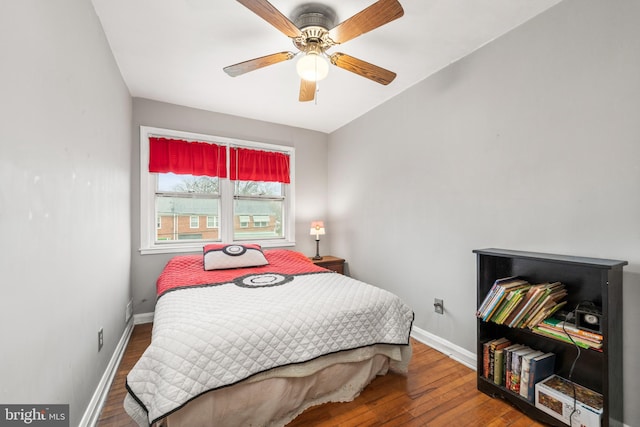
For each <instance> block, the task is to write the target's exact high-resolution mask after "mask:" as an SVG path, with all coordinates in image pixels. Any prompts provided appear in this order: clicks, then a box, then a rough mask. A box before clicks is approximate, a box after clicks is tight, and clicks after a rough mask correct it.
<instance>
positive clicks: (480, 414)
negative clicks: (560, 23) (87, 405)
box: [97, 324, 543, 427]
mask: <svg viewBox="0 0 640 427" xmlns="http://www.w3.org/2000/svg"><path fill="white" fill-rule="evenodd" d="M150 341H151V324H144V325H136V326H135V328H134V330H133V333H132V335H131V340H130V341H129V344H128V346H127V349H126V351H125V354H124V356H123V358H122V362H121V363H120V366H119V368H118V371H117V373H116V376H115V378H114V380H113V384H112V385H111V389H110V391H109V395H108V397H107V401H106V402H105V406H104V408H103V410H102V413H101V415H100V419H99V421H98V424H97V425H98V426H99V427H136V424H135V423H134V422H133V420H131V418H129V416H128V415H127V414H126V412H124V408H123V406H122V402H123V401H124V396H125V394H126V390H125V387H124V385H125V379H126V375H127V373H128V372H129V370H130V369H131V368H132V367H133V365H134V364H135V363H136V361H137V360H138V358H139V357H140V355H141V354H142V353H143V352H144V350H145V349H146V348H147V346H148V345H149V343H150ZM412 343H413V357H412V359H411V363H410V365H409V374H408V375H407V376H403V375H398V374H393V373H391V374H388V375H385V376H382V377H377V378H376V379H374V380H373V382H372V383H371V384H369V386H368V387H367V388H365V389H364V391H363V392H362V393H361V394H360V396H358V398H356V399H355V400H354V401H353V402H348V403H328V404H324V405H320V406H316V407H313V408H310V409H308V410H307V411H305V412H304V413H303V414H301V415H300V416H299V417H298V418H296V419H295V420H293V421H292V422H291V423H290V424H289V425H288V427H302V426H304V427H308V426H317V427H334V426H341V427H356V426H357V427H362V426H434V427H438V426H447V427H458V426H478V427H502V426H512V427H534V426H543V424H540V423H537V422H535V421H533V420H531V419H530V418H528V417H527V416H526V415H524V414H522V413H521V412H519V411H518V410H517V409H515V408H514V407H512V406H510V405H509V404H508V403H506V402H504V401H502V400H500V399H492V398H491V397H489V396H487V395H485V394H483V393H480V392H479V391H478V390H476V375H475V371H473V370H471V369H469V368H467V367H466V366H464V365H462V364H460V363H457V362H455V361H454V360H453V359H451V358H449V357H447V356H445V355H444V354H442V353H440V352H438V351H436V350H433V349H432V348H430V347H428V346H426V345H424V344H421V343H419V342H418V341H415V340H413V341H412Z"/></svg>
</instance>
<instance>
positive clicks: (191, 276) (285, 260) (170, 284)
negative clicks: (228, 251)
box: [156, 249, 331, 298]
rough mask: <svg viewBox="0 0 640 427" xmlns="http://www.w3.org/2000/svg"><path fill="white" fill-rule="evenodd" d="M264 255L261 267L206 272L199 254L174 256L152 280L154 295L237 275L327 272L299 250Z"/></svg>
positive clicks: (213, 283)
mask: <svg viewBox="0 0 640 427" xmlns="http://www.w3.org/2000/svg"><path fill="white" fill-rule="evenodd" d="M264 255H265V257H266V258H267V261H269V264H267V265H264V266H261V267H250V268H235V269H230V270H210V271H207V270H205V269H204V262H203V255H181V256H176V257H174V258H172V259H171V260H169V262H168V263H167V265H166V267H165V268H164V270H163V272H162V274H161V275H160V277H158V281H157V282H156V291H157V295H158V298H159V297H161V296H162V295H163V294H165V293H166V292H168V291H171V290H174V289H177V288H182V287H188V286H202V285H215V284H223V283H229V282H231V281H233V280H234V279H236V278H238V277H243V276H247V275H251V274H264V273H282V274H305V273H315V272H331V271H330V270H327V269H325V268H322V267H319V266H317V265H315V264H314V263H312V262H311V261H310V260H309V258H307V257H306V256H304V255H303V254H301V253H300V252H295V251H290V250H286V249H271V250H265V251H264Z"/></svg>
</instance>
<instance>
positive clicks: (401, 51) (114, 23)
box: [92, 0, 561, 133]
mask: <svg viewBox="0 0 640 427" xmlns="http://www.w3.org/2000/svg"><path fill="white" fill-rule="evenodd" d="M560 1H561V0H400V3H401V4H402V6H403V8H404V11H405V13H404V16H403V17H401V18H400V19H397V20H395V21H393V22H391V23H389V24H386V25H384V26H382V27H380V28H377V29H375V30H373V31H371V32H369V33H366V34H364V35H362V36H360V37H358V38H356V39H353V40H350V41H348V42H346V43H344V44H342V45H340V46H335V47H333V48H332V49H331V51H330V53H333V52H343V53H347V54H349V55H351V56H354V57H356V58H358V59H362V60H364V61H367V62H370V63H373V64H375V65H378V66H381V67H383V68H387V69H389V70H391V71H394V72H396V73H397V75H398V76H397V77H396V79H395V80H394V81H393V82H392V83H391V84H389V85H388V86H383V85H380V84H378V83H375V82H372V81H371V80H368V79H365V78H363V77H360V76H358V75H356V74H353V73H350V72H348V71H345V70H343V69H340V68H337V67H335V66H331V69H330V72H329V76H328V77H327V78H326V79H325V80H323V81H321V82H319V84H318V89H319V92H318V95H317V98H316V101H315V102H313V101H312V102H307V103H301V102H299V101H298V91H299V85H300V81H299V78H298V76H297V75H296V71H295V59H294V60H291V61H285V62H281V63H279V64H275V65H271V66H269V67H266V68H262V69H259V70H256V71H252V72H250V73H247V74H244V75H241V76H238V77H229V76H228V75H227V74H225V73H224V72H223V71H222V68H223V67H225V66H227V65H232V64H235V63H238V62H242V61H245V60H249V59H253V58H256V57H260V56H264V55H268V54H272V53H276V52H282V51H292V52H296V51H297V50H296V49H295V47H294V46H293V44H292V42H291V40H290V39H288V37H286V36H285V35H284V34H282V33H280V32H279V31H278V30H277V29H276V28H274V27H273V26H271V25H270V24H269V23H267V22H266V21H264V20H262V19H261V18H260V17H258V16H257V15H255V14H254V13H253V12H251V11H250V10H249V9H247V8H245V7H244V6H243V5H241V4H240V3H238V2H236V1H233V0H92V2H93V5H94V7H95V10H96V13H97V15H98V17H99V19H100V21H101V23H102V26H103V28H104V31H105V33H106V36H107V39H108V41H109V44H110V46H111V50H112V51H113V54H114V56H115V59H116V61H117V63H118V66H119V68H120V72H121V73H122V77H123V78H124V81H125V82H126V84H127V86H128V87H129V91H130V93H131V95H132V96H134V97H141V98H148V99H153V100H158V101H163V102H168V103H173V104H179V105H184V106H188V107H194V108H200V109H204V110H209V111H215V112H220V113H226V114H232V115H237V116H242V117H248V118H252V119H258V120H264V121H268V122H274V123H280V124H286V125H290V126H296V127H301V128H306V129H312V130H317V131H321V132H326V133H330V132H332V131H334V130H336V129H338V128H340V127H341V126H343V125H345V124H347V123H349V122H350V121H352V120H354V119H355V118H357V117H359V116H361V115H363V114H364V113H366V112H367V111H369V110H371V109H373V108H374V107H376V106H377V105H379V104H381V103H383V102H385V101H386V100H388V99H390V98H392V97H393V96H395V95H397V94H398V93H400V92H402V91H404V90H406V89H407V88H409V87H411V86H413V85H414V84H416V83H418V82H419V81H421V80H423V79H425V78H426V77H428V76H429V75H431V74H433V73H435V72H436V71H438V70H440V69H442V68H444V67H446V66H447V65H448V64H450V63H452V62H454V61H456V60H458V59H460V58H462V57H464V56H465V55H468V54H469V53H471V52H473V51H474V50H476V49H478V48H479V47H481V46H483V45H484V44H486V43H488V42H490V41H491V40H494V39H495V38H497V37H499V36H500V35H502V34H504V33H506V32H507V31H509V30H511V29H513V28H515V27H517V26H518V25H520V24H522V23H523V22H525V21H527V20H529V19H531V18H532V17H533V16H535V15H537V14H539V13H540V12H542V11H544V10H546V9H547V8H549V7H551V6H553V5H555V4H557V3H559V2H560ZM307 2H308V1H305V0H272V1H271V4H273V6H275V7H276V8H277V9H278V10H280V11H281V12H282V13H283V14H284V15H287V16H289V15H290V13H291V12H292V11H293V10H294V9H295V8H296V7H297V6H299V5H300V4H302V3H307ZM323 3H324V4H326V5H328V6H331V7H332V8H333V9H334V10H335V11H336V12H337V14H338V22H342V21H344V20H346V19H347V18H349V17H351V16H352V15H354V14H356V13H357V12H359V11H360V10H362V9H364V8H366V7H368V6H369V5H370V4H372V3H374V0H351V1H348V2H346V1H337V0H324V1H323Z"/></svg>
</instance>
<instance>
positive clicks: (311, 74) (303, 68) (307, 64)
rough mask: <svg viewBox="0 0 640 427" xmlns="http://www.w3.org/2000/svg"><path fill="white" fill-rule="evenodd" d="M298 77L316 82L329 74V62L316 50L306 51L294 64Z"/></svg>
mask: <svg viewBox="0 0 640 427" xmlns="http://www.w3.org/2000/svg"><path fill="white" fill-rule="evenodd" d="M296 70H297V71H298V75H299V76H300V78H302V79H304V80H308V81H310V82H317V81H319V80H322V79H324V78H325V77H327V74H329V63H328V62H327V60H326V59H325V58H324V57H323V56H321V55H319V54H318V53H316V52H308V53H307V54H305V55H304V56H302V57H301V58H300V59H299V60H298V63H297V64H296Z"/></svg>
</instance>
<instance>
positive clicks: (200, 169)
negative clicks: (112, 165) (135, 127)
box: [149, 137, 227, 178]
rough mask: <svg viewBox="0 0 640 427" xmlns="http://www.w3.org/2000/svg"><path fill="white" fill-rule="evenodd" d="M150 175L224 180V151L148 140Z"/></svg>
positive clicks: (206, 145) (212, 146)
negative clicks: (166, 174) (200, 176)
mask: <svg viewBox="0 0 640 427" xmlns="http://www.w3.org/2000/svg"><path fill="white" fill-rule="evenodd" d="M149 172H158V173H167V172H173V173H176V174H189V175H206V176H218V177H220V178H226V177H227V153H226V147H224V146H220V145H216V144H209V143H206V142H189V141H183V140H180V139H169V138H157V137H149Z"/></svg>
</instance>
